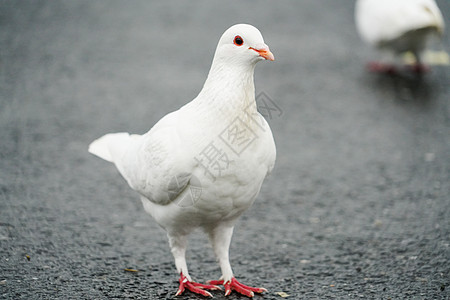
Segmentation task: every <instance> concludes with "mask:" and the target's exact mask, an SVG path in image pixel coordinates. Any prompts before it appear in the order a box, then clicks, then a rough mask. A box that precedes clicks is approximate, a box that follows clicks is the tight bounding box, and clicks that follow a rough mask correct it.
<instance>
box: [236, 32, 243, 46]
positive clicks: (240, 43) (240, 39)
mask: <svg viewBox="0 0 450 300" xmlns="http://www.w3.org/2000/svg"><path fill="white" fill-rule="evenodd" d="M233 43H234V44H235V45H236V46H242V44H243V43H244V40H243V39H242V38H241V37H240V36H239V35H237V36H235V37H234V41H233Z"/></svg>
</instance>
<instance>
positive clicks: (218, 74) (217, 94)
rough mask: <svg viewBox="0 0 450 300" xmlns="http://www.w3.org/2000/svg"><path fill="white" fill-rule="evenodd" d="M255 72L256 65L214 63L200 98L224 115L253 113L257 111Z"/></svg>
mask: <svg viewBox="0 0 450 300" xmlns="http://www.w3.org/2000/svg"><path fill="white" fill-rule="evenodd" d="M254 70H255V64H236V65H227V64H224V63H220V62H219V63H216V62H213V64H212V66H211V70H210V71H209V74H208V78H207V79H206V82H205V85H204V86H203V89H202V91H201V92H200V95H199V97H198V98H200V99H203V100H204V101H207V102H209V104H210V105H212V106H213V107H215V108H217V109H219V110H220V111H222V112H223V113H234V114H236V113H237V114H240V113H241V112H242V113H244V112H246V111H247V113H248V112H251V113H253V111H252V110H253V109H254V110H256V104H255V84H254V80H253V74H254ZM210 105H208V106H210ZM249 109H250V110H251V111H248V110H249Z"/></svg>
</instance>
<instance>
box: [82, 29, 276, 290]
mask: <svg viewBox="0 0 450 300" xmlns="http://www.w3.org/2000/svg"><path fill="white" fill-rule="evenodd" d="M261 60H272V61H273V60H274V56H273V54H272V53H271V52H270V50H269V47H268V46H267V45H266V44H265V43H264V39H263V37H262V35H261V33H260V32H259V30H258V29H256V28H255V27H253V26H251V25H247V24H238V25H234V26H232V27H230V28H229V29H228V30H226V31H225V33H224V34H223V35H222V37H221V38H220V40H219V43H218V45H217V48H216V52H215V54H214V59H213V62H212V65H211V69H210V71H209V74H208V78H207V79H206V82H205V84H204V86H203V89H202V90H201V91H200V93H199V94H198V96H197V97H196V98H195V99H194V100H192V101H191V102H189V103H187V104H186V105H184V106H183V107H181V108H180V109H179V110H177V111H174V112H172V113H169V114H168V115H166V116H165V117H163V118H162V119H161V120H160V121H159V122H158V123H156V124H155V125H154V126H153V128H151V129H150V131H148V132H147V133H145V134H143V135H130V134H128V133H111V134H107V135H104V136H103V137H101V138H99V139H97V140H95V141H94V142H92V143H91V145H90V146H89V152H91V153H93V154H95V155H97V156H99V157H100V158H103V159H104V160H107V161H109V162H112V163H114V164H115V166H116V167H117V169H118V170H119V172H120V174H121V175H122V176H123V177H124V178H125V179H126V181H127V182H128V184H129V185H130V187H131V188H132V189H134V190H135V191H137V192H138V193H139V194H140V196H141V200H142V203H143V205H144V208H145V210H146V211H147V212H148V213H149V214H150V215H152V216H153V218H155V220H156V222H157V223H158V224H159V225H161V227H163V228H164V229H165V230H166V231H167V236H168V239H169V244H170V249H171V251H172V254H173V257H174V258H175V265H176V269H177V271H178V273H179V274H180V279H179V282H180V285H179V288H178V291H177V293H176V295H180V294H181V293H183V291H184V290H185V289H188V290H190V291H192V292H194V293H198V294H201V295H204V296H212V295H211V293H209V292H208V291H207V290H208V289H210V290H214V289H220V288H219V287H218V285H223V286H224V288H225V295H229V294H230V293H231V291H232V290H234V291H236V292H238V293H241V294H243V295H246V296H248V297H252V296H253V295H254V292H256V293H262V292H264V291H266V290H265V289H264V288H253V287H248V286H245V285H243V284H241V283H240V282H238V281H237V280H236V279H235V277H234V275H233V271H232V269H231V265H230V262H229V256H228V249H229V246H230V241H231V236H232V234H233V228H234V225H235V223H236V220H237V219H238V217H239V216H240V215H241V214H242V213H243V212H244V211H245V210H246V209H247V208H249V207H250V206H251V205H252V203H253V201H254V200H255V198H256V196H257V195H258V193H259V190H260V188H261V185H262V182H263V180H264V178H265V177H266V176H267V175H268V174H269V173H270V171H271V170H272V168H273V166H274V164H275V156H276V150H275V143H274V140H273V136H272V132H271V130H270V127H269V125H268V123H267V122H266V120H265V119H264V118H263V117H262V116H261V115H260V114H259V113H258V111H257V106H256V102H255V86H254V80H253V74H254V69H255V65H256V63H257V62H259V61H261ZM196 228H202V229H203V230H204V231H205V232H206V233H207V235H208V237H209V239H210V242H211V244H212V247H213V250H214V253H215V255H216V258H217V260H218V263H219V265H220V268H221V271H222V277H221V279H220V280H215V281H210V282H209V283H208V284H207V285H205V284H200V283H196V282H194V281H193V280H192V278H191V276H190V275H189V272H188V268H187V265H186V259H185V251H186V247H187V237H188V235H189V234H190V233H191V232H192V231H193V230H194V229H196Z"/></svg>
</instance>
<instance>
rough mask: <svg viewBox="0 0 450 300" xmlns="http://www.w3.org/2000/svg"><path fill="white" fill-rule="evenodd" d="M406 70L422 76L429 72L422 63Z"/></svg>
mask: <svg viewBox="0 0 450 300" xmlns="http://www.w3.org/2000/svg"><path fill="white" fill-rule="evenodd" d="M408 70H410V71H411V72H413V73H417V74H424V73H428V72H430V67H429V66H427V65H425V64H422V63H417V64H414V65H410V66H408Z"/></svg>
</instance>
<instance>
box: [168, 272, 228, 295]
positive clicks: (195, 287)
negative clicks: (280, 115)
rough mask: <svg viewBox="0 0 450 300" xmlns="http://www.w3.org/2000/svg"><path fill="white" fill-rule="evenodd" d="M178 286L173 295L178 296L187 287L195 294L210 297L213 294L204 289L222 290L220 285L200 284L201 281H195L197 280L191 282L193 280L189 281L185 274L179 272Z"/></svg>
mask: <svg viewBox="0 0 450 300" xmlns="http://www.w3.org/2000/svg"><path fill="white" fill-rule="evenodd" d="M179 282H180V286H179V287H178V291H177V293H176V294H175V296H179V295H181V294H182V293H183V292H184V290H185V289H188V290H189V291H191V292H193V293H195V294H200V295H203V296H206V297H212V296H213V295H212V294H211V293H210V292H208V291H206V290H211V291H214V290H222V289H221V288H220V287H218V286H217V285H213V284H201V283H197V282H193V281H189V280H188V279H187V278H186V276H184V275H183V273H181V274H180V279H179Z"/></svg>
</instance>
